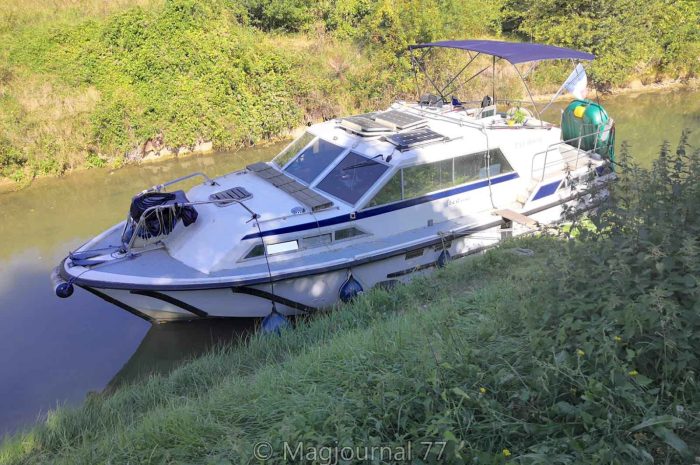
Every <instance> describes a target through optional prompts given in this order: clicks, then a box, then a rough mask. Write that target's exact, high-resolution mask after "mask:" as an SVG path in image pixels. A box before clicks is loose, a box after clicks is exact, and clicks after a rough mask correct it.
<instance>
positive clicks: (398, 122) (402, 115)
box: [374, 110, 427, 129]
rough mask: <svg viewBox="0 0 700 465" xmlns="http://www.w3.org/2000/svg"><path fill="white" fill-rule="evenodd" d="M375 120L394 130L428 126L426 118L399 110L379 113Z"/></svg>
mask: <svg viewBox="0 0 700 465" xmlns="http://www.w3.org/2000/svg"><path fill="white" fill-rule="evenodd" d="M374 120H375V121H376V122H378V123H380V124H383V125H384V126H387V127H390V128H392V129H410V128H415V127H418V126H422V125H425V124H427V121H426V120H425V118H421V117H420V116H416V115H412V114H410V113H406V112H405V111H399V110H389V111H385V112H384V113H377V115H376V116H375V117H374Z"/></svg>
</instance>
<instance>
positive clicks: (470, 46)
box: [408, 40, 595, 120]
mask: <svg viewBox="0 0 700 465" xmlns="http://www.w3.org/2000/svg"><path fill="white" fill-rule="evenodd" d="M433 48H453V49H459V50H465V51H467V52H468V53H469V61H468V62H467V64H466V65H464V67H463V68H462V69H461V70H460V71H459V73H457V74H456V75H455V76H454V77H452V78H451V79H450V80H449V82H448V83H447V85H445V87H442V88H440V87H438V86H437V85H436V84H435V82H434V81H433V80H432V78H431V77H430V75H429V74H428V72H427V71H426V69H425V66H424V65H423V58H425V54H426V52H427V51H429V50H430V49H433ZM408 49H409V50H410V51H411V62H412V63H413V65H414V66H417V67H418V68H419V69H420V70H421V71H422V72H423V73H424V74H425V75H426V77H427V78H428V80H429V81H430V83H431V84H432V85H433V87H435V90H437V91H438V93H439V94H440V97H441V98H442V99H443V100H444V98H445V91H446V90H447V89H448V88H449V87H450V85H452V83H454V82H455V81H456V80H457V78H459V76H461V75H462V73H463V72H464V71H465V70H466V69H467V68H468V67H469V65H470V64H471V63H472V62H473V61H474V60H475V59H476V58H477V57H478V56H479V55H481V54H483V55H489V56H491V57H493V61H492V65H491V67H493V69H494V71H495V68H496V61H497V59H498V60H501V59H503V60H506V61H507V62H509V63H510V64H511V65H513V68H514V69H515V71H516V72H517V73H518V76H519V77H520V79H521V80H522V82H523V85H525V89H526V90H527V93H528V95H529V96H530V101H531V102H532V106H533V107H534V109H535V111H536V112H537V114H538V115H537V116H538V119H540V120H541V119H542V118H541V117H540V115H539V113H540V112H539V110H538V109H537V105H536V104H535V101H534V99H533V98H532V93H531V92H530V88H529V87H528V85H527V82H525V78H524V77H523V75H522V73H521V72H520V70H519V69H518V67H517V66H515V65H517V64H520V63H529V62H539V61H544V60H566V59H570V60H586V61H590V60H593V59H594V58H595V56H594V55H593V54H591V53H586V52H580V51H578V50H573V49H569V48H564V47H555V46H554V45H544V44H532V43H521V42H504V41H499V40H445V41H441V42H429V43H426V44H416V45H410V46H409V47H408ZM417 49H424V52H423V55H422V57H421V58H420V59H417V58H416V57H415V56H414V54H413V51H414V50H417ZM471 52H476V55H472V54H471ZM533 66H534V65H533ZM488 68H489V66H487V67H485V68H483V69H482V70H480V71H478V72H477V73H476V74H474V75H472V77H470V78H469V79H467V81H466V82H464V83H463V84H462V86H464V85H465V84H467V83H468V82H469V81H471V80H472V79H474V78H475V77H477V76H478V75H480V74H481V73H483V72H484V71H486V70H487V69H488ZM531 69H532V68H531ZM531 69H530V70H531ZM528 73H529V71H528ZM528 73H526V75H527V74H528ZM492 81H493V82H492V92H493V94H494V95H492V97H493V100H494V103H495V101H496V95H495V93H496V92H495V89H496V84H495V72H494V73H493V74H492Z"/></svg>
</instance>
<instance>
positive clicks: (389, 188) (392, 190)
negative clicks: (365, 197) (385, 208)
mask: <svg viewBox="0 0 700 465" xmlns="http://www.w3.org/2000/svg"><path fill="white" fill-rule="evenodd" d="M401 198H402V196H401V171H400V170H399V171H398V172H397V173H396V174H394V175H393V176H392V177H391V179H389V182H387V183H386V184H384V187H382V188H381V190H380V191H379V192H377V195H375V196H374V197H372V200H370V201H369V204H368V205H367V206H368V207H375V206H377V205H384V204H387V203H391V202H396V201H398V200H401Z"/></svg>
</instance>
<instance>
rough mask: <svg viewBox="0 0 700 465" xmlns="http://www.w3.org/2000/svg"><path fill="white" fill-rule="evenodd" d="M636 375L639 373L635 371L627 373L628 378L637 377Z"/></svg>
mask: <svg viewBox="0 0 700 465" xmlns="http://www.w3.org/2000/svg"><path fill="white" fill-rule="evenodd" d="M638 374H639V372H638V371H637V370H632V371H630V372H629V373H628V375H630V376H637V375H638Z"/></svg>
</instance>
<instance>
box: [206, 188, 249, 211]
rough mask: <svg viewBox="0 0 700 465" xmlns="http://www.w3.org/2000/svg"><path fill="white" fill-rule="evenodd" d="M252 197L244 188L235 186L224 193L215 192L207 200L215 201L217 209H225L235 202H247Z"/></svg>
mask: <svg viewBox="0 0 700 465" xmlns="http://www.w3.org/2000/svg"><path fill="white" fill-rule="evenodd" d="M252 196H253V194H251V193H250V192H248V191H247V190H246V189H245V187H240V186H237V187H232V188H231V189H226V190H225V191H219V192H215V193H214V194H211V195H210V196H209V200H214V201H217V202H216V205H217V206H218V207H225V206H227V205H231V204H232V203H233V202H236V201H241V200H247V199H249V198H251V197H252ZM228 200H230V202H228Z"/></svg>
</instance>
